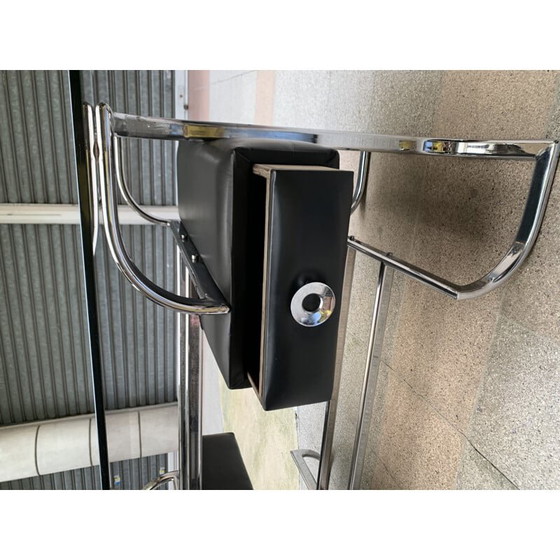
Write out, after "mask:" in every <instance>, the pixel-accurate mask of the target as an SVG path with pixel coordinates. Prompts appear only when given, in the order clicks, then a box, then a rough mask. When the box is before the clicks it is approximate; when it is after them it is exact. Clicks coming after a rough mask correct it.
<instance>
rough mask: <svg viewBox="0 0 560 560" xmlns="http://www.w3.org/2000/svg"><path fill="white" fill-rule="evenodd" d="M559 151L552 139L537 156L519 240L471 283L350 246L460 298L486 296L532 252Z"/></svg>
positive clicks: (359, 245) (357, 244) (365, 247)
mask: <svg viewBox="0 0 560 560" xmlns="http://www.w3.org/2000/svg"><path fill="white" fill-rule="evenodd" d="M559 153H560V148H559V145H558V143H557V142H550V143H549V144H548V145H547V147H546V148H544V149H542V150H541V151H540V152H539V153H537V154H536V155H535V156H534V158H535V168H534V171H533V176H532V179H531V185H530V187H529V194H528V195H527V201H526V203H525V208H524V210H523V215H522V217H521V223H520V225H519V228H518V230H517V234H516V236H515V239H514V241H513V243H512V244H511V246H510V248H509V250H508V251H507V252H506V254H505V255H504V257H503V258H502V260H501V261H500V262H499V263H498V264H497V265H496V266H495V267H494V268H493V269H492V270H491V271H490V272H488V274H486V275H484V276H483V277H482V278H480V279H478V280H476V281H474V282H471V283H470V284H465V285H459V284H454V283H453V282H449V281H448V280H445V279H444V278H440V277H439V276H436V275H434V274H431V273H430V272H427V271H426V270H423V269H421V268H419V267H416V266H414V265H411V264H409V263H407V262H405V261H403V260H401V259H399V258H397V257H394V256H393V255H391V254H390V253H385V252H383V251H380V250H379V249H376V248H374V247H370V246H368V245H366V244H365V243H362V242H361V241H359V240H357V239H355V238H353V237H350V238H349V239H348V246H349V247H352V248H353V249H356V251H359V252H360V253H363V254H365V255H368V256H369V257H373V258H375V259H377V260H379V261H381V262H382V263H384V264H386V265H387V266H390V267H392V268H395V269H396V270H399V271H400V272H403V273H404V274H407V275H408V276H411V277H413V278H415V279H416V280H419V281H420V282H422V283H424V284H426V285H428V286H430V287H432V288H435V289H436V290H438V291H440V292H443V293H444V294H446V295H448V296H451V297H453V298H455V299H457V300H462V299H473V298H476V297H479V296H483V295H485V294H487V293H488V292H491V291H492V290H494V289H495V288H497V287H498V286H501V285H502V284H503V283H504V282H506V281H507V280H508V279H509V278H510V276H511V275H512V274H513V273H514V272H515V271H516V270H517V269H518V268H519V266H520V265H521V263H523V261H524V260H525V259H526V258H527V256H528V255H529V253H530V252H531V249H532V248H533V245H534V244H535V241H536V240H537V236H538V234H539V230H540V227H541V224H542V221H543V218H544V212H545V209H546V204H547V202H548V197H549V195H550V189H551V187H552V182H553V180H554V174H555V172H556V167H557V165H558V156H559Z"/></svg>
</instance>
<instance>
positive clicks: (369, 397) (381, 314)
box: [348, 263, 393, 490]
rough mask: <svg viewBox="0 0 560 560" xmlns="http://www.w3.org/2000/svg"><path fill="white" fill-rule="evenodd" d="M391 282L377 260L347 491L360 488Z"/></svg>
mask: <svg viewBox="0 0 560 560" xmlns="http://www.w3.org/2000/svg"><path fill="white" fill-rule="evenodd" d="M392 285H393V269H391V268H388V267H386V266H385V265H384V264H383V263H380V265H379V276H378V278H377V291H376V293H375V302H374V304H373V316H372V320H371V331H370V336H369V344H368V352H367V359H366V372H365V375H364V384H363V388H362V395H361V400H360V411H359V414H358V424H357V427H356V438H355V440H354V447H353V451H352V462H351V465H350V480H349V482H348V489H349V490H358V489H360V487H361V481H362V472H363V469H364V458H365V453H366V447H367V437H368V433H369V429H370V424H371V416H372V412H373V399H374V397H375V388H376V386H377V377H378V374H379V365H380V363H381V350H382V348H383V338H384V336H385V325H386V323H387V314H388V311H389V300H390V298H391V287H392Z"/></svg>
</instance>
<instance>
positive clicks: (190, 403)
mask: <svg viewBox="0 0 560 560" xmlns="http://www.w3.org/2000/svg"><path fill="white" fill-rule="evenodd" d="M176 291H177V293H178V294H182V293H184V292H186V294H185V295H187V297H191V296H192V295H193V294H194V286H193V285H192V282H191V281H190V280H189V278H188V276H187V269H186V267H185V264H184V263H183V261H182V258H181V251H180V249H179V248H177V252H176ZM175 321H176V323H175V324H176V368H177V401H178V406H179V449H178V462H179V488H180V489H181V490H201V489H202V413H201V411H202V379H201V367H202V360H201V351H202V341H201V336H200V317H199V316H198V315H194V314H191V313H189V314H185V313H177V315H176V319H175Z"/></svg>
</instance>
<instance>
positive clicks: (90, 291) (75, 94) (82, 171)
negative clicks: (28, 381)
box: [69, 70, 111, 490]
mask: <svg viewBox="0 0 560 560" xmlns="http://www.w3.org/2000/svg"><path fill="white" fill-rule="evenodd" d="M69 74H70V97H71V110H72V125H73V131H74V145H75V157H76V171H77V178H78V198H79V203H80V223H81V226H80V231H81V239H82V264H83V270H84V284H85V289H86V312H87V320H88V325H87V326H88V334H89V350H90V364H91V376H92V381H93V402H94V408H95V423H96V426H97V441H98V445H99V475H100V478H101V488H102V489H103V490H110V489H111V470H110V465H109V452H108V448H107V426H106V423H105V403H104V392H103V371H102V365H101V343H100V337H99V319H98V313H97V289H96V284H95V257H94V253H93V208H92V197H91V195H90V185H89V179H88V177H89V174H88V160H87V157H86V138H85V130H84V118H83V113H82V109H83V98H82V78H81V74H80V71H78V70H71V71H70V72H69Z"/></svg>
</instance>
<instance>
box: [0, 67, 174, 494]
mask: <svg viewBox="0 0 560 560" xmlns="http://www.w3.org/2000/svg"><path fill="white" fill-rule="evenodd" d="M83 79H84V86H85V99H86V100H88V101H89V102H91V103H96V102H99V101H105V102H108V103H109V104H110V105H111V106H112V108H113V109H114V110H116V111H122V112H132V113H137V114H143V115H155V116H162V117H172V116H174V115H173V111H174V88H175V85H174V73H173V72H170V71H157V72H156V71H86V72H83ZM0 84H1V87H0V122H2V123H4V125H3V126H2V127H0V158H1V159H0V203H65V204H69V203H77V200H78V197H77V188H76V184H75V177H74V152H73V141H72V134H71V122H70V110H69V107H70V92H69V82H68V75H67V72H62V71H38V72H35V71H22V72H16V71H2V72H0ZM126 146H127V147H126V151H125V154H126V157H125V164H126V167H125V169H127V173H128V178H129V185H130V188H131V190H132V192H133V194H134V195H135V196H136V197H137V199H138V200H139V201H140V202H141V203H144V204H153V205H172V204H174V202H175V197H176V195H175V163H174V150H175V146H174V145H173V143H171V142H154V141H148V140H131V141H129V142H128V141H127V142H126ZM123 235H124V239H125V242H126V244H127V246H128V247H129V249H130V251H131V253H132V254H133V255H134V258H135V259H136V262H137V263H138V264H139V266H140V268H142V269H143V270H144V271H145V272H146V273H147V275H148V276H150V277H151V278H152V279H154V280H155V281H156V282H158V283H160V284H161V285H163V286H164V287H166V288H167V289H172V288H173V279H174V253H173V243H172V238H171V234H170V233H169V232H168V231H167V229H166V228H159V227H157V226H125V227H124V228H123ZM0 260H1V263H2V264H1V270H0V324H1V329H0V425H7V424H15V423H21V422H27V421H32V420H43V419H47V418H58V417H63V416H69V415H75V414H81V413H88V412H92V411H93V402H92V396H91V381H90V373H89V370H88V367H87V348H88V346H87V330H86V322H85V306H84V304H85V302H84V295H83V287H82V271H81V266H82V265H81V254H80V243H79V228H78V227H77V226H68V225H67V226H62V225H60V226H59V225H54V226H47V225H45V226H43V225H2V226H0ZM96 264H97V286H98V298H99V299H98V302H99V315H100V321H101V333H102V354H103V367H104V373H105V387H106V406H107V409H116V408H125V407H134V406H142V405H147V404H157V403H163V402H171V401H174V400H176V392H175V383H174V368H173V364H174V349H173V342H174V317H173V314H172V313H171V312H168V311H166V310H164V309H162V308H159V307H156V306H155V305H153V304H152V303H151V302H148V301H146V300H145V299H144V298H143V297H142V296H140V295H139V294H138V293H137V292H136V291H135V290H134V289H133V288H132V287H131V286H130V285H129V284H128V283H127V282H126V281H125V280H124V279H123V278H122V276H121V275H120V273H119V272H118V271H117V268H116V266H115V264H114V263H113V262H112V260H111V258H110V255H109V254H108V251H107V249H106V246H105V244H104V241H103V240H102V236H100V242H99V244H98V250H97V254H96ZM131 463H133V462H131ZM135 469H136V470H135ZM86 470H87V469H86ZM123 472H126V473H129V474H130V473H135V472H138V473H140V472H144V473H145V474H147V472H148V471H147V470H146V468H143V470H142V468H140V465H136V466H134V467H127V469H125V471H123ZM129 474H127V475H126V476H127V477H128V476H129ZM68 476H69V475H68ZM68 476H66V475H52V476H51V477H50V478H48V480H50V482H44V483H41V484H47V486H48V484H50V485H51V486H52V485H54V486H56V487H60V486H61V484H63V482H64V484H66V482H68V480H70V479H69V478H68ZM130 476H133V474H130ZM134 476H136V475H134ZM139 476H140V475H139ZM57 477H58V478H57ZM72 477H73V478H72V485H71V487H78V488H80V487H82V486H81V485H84V486H83V487H90V486H91V484H90V483H89V482H88V479H87V476H86V475H83V476H82V475H79V476H78V475H77V474H75V473H74V474H73V475H72ZM41 478H43V477H41ZM140 478H141V476H140ZM140 478H138V477H137V480H140ZM45 480H47V479H45ZM135 480H136V479H135ZM146 482H147V480H145V481H143V484H145V483H146ZM22 484H23V483H22ZM88 484H89V486H88ZM57 485H58V486H57ZM124 486H127V487H128V482H127V483H126V484H124V483H123V487H124Z"/></svg>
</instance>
